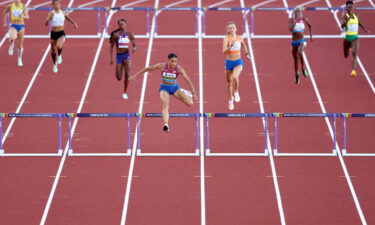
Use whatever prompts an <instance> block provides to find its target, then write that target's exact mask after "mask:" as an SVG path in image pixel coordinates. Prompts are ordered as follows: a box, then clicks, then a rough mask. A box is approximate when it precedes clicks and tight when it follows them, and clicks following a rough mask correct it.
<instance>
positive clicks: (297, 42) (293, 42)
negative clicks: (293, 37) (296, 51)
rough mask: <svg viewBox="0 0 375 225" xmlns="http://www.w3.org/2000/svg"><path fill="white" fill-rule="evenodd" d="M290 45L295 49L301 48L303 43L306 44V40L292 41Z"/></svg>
mask: <svg viewBox="0 0 375 225" xmlns="http://www.w3.org/2000/svg"><path fill="white" fill-rule="evenodd" d="M290 43H291V44H292V46H293V47H297V48H298V47H299V46H300V45H301V43H303V44H305V43H306V40H305V39H301V40H299V41H290Z"/></svg>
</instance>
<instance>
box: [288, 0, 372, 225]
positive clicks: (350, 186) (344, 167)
mask: <svg viewBox="0 0 375 225" xmlns="http://www.w3.org/2000/svg"><path fill="white" fill-rule="evenodd" d="M327 1H328V2H327ZM283 2H284V6H285V7H288V4H287V2H286V0H283ZM326 2H327V4H328V6H329V7H332V6H331V4H330V3H329V0H326ZM331 12H332V14H334V12H333V11H331ZM335 18H336V19H337V17H335ZM303 57H304V59H305V64H306V67H307V70H308V71H309V74H310V78H311V82H312V84H313V87H314V90H315V94H316V96H317V98H318V100H319V105H320V108H321V109H322V112H323V113H326V112H327V111H326V109H325V107H324V103H323V101H322V98H321V96H320V93H319V90H318V87H317V85H316V82H315V79H314V74H313V73H312V71H311V68H310V64H309V61H308V60H307V57H306V54H305V53H304V52H303ZM325 121H326V124H327V126H328V129H329V133H330V134H331V138H332V139H333V129H332V126H331V123H330V122H329V119H328V118H327V117H326V118H325ZM336 148H337V149H338V158H339V160H340V163H341V167H342V169H343V171H344V174H345V177H346V181H347V182H348V185H349V189H350V191H351V194H352V197H353V200H354V203H355V205H356V207H357V211H358V214H359V216H360V218H361V221H362V224H367V223H366V220H365V217H364V216H363V212H362V209H361V206H360V204H359V201H358V198H357V195H356V193H355V190H354V187H353V184H352V181H351V179H350V177H349V173H348V170H347V168H346V165H345V162H344V159H343V158H342V155H341V151H340V149H339V146H338V144H336Z"/></svg>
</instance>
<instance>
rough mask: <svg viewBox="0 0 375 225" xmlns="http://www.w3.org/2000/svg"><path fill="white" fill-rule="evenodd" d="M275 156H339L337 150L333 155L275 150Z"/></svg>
mask: <svg viewBox="0 0 375 225" xmlns="http://www.w3.org/2000/svg"><path fill="white" fill-rule="evenodd" d="M273 155H274V156H337V150H336V149H333V150H332V153H278V151H277V149H274V150H273Z"/></svg>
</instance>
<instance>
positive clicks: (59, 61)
mask: <svg viewBox="0 0 375 225" xmlns="http://www.w3.org/2000/svg"><path fill="white" fill-rule="evenodd" d="M61 63H62V56H61V55H59V57H58V58H57V64H61Z"/></svg>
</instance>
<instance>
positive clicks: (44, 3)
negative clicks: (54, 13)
mask: <svg viewBox="0 0 375 225" xmlns="http://www.w3.org/2000/svg"><path fill="white" fill-rule="evenodd" d="M48 4H51V1H48V2H43V3H40V4H38V5H34V7H35V8H37V7H41V6H44V5H48Z"/></svg>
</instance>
